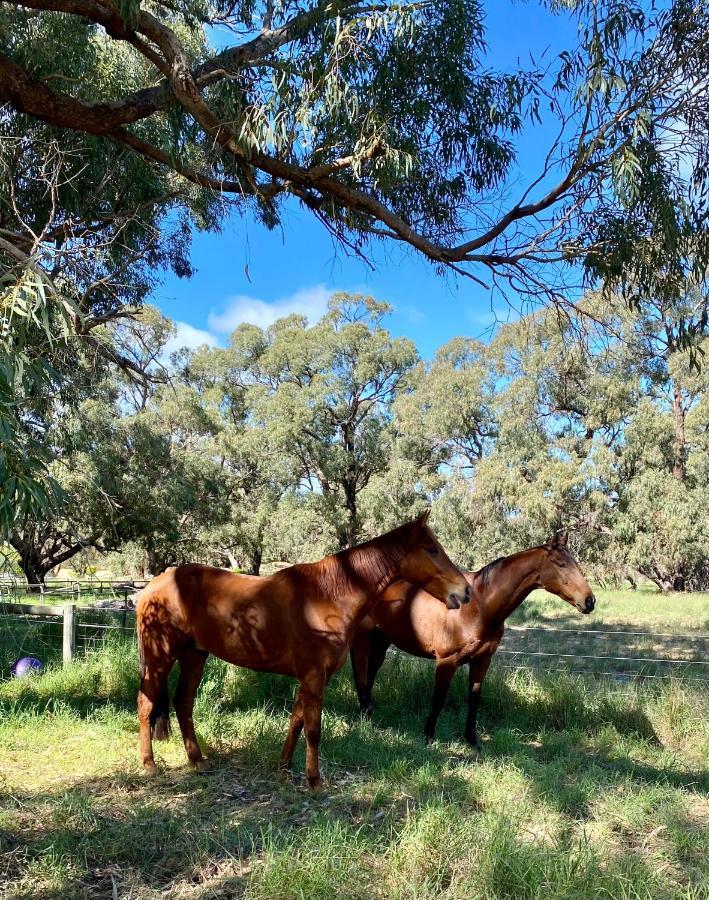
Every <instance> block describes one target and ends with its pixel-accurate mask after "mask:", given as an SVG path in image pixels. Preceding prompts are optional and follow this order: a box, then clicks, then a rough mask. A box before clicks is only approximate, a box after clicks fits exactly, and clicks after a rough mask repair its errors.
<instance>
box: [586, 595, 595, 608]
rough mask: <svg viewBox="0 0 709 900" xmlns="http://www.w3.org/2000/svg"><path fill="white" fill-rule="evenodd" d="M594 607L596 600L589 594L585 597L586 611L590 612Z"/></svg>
mask: <svg viewBox="0 0 709 900" xmlns="http://www.w3.org/2000/svg"><path fill="white" fill-rule="evenodd" d="M595 605H596V598H595V597H594V596H593V594H590V595H589V596H588V597H586V609H587V610H589V611H590V610H592V609H593V607H594V606H595Z"/></svg>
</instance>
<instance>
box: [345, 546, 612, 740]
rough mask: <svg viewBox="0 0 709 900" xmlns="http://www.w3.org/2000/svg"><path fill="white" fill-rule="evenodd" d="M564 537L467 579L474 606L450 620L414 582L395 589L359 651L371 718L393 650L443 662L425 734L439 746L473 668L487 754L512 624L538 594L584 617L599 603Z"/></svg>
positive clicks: (359, 638)
mask: <svg viewBox="0 0 709 900" xmlns="http://www.w3.org/2000/svg"><path fill="white" fill-rule="evenodd" d="M567 543H568V533H567V532H565V531H564V532H562V533H561V534H558V535H556V536H555V537H553V538H551V539H550V540H549V541H547V543H546V544H543V545H542V546H541V547H533V548H532V549H531V550H523V551H522V552H521V553H515V554H513V555H512V556H503V557H501V558H500V559H497V560H495V561H494V562H492V563H490V564H489V565H487V566H485V567H484V568H482V569H480V570H479V571H477V572H467V573H466V578H467V580H468V582H469V583H470V586H471V587H472V590H473V596H472V600H471V602H470V603H469V604H468V605H467V606H466V607H465V608H464V609H461V610H460V612H456V613H447V612H446V610H445V609H444V607H443V606H442V604H440V603H437V602H436V601H434V599H433V598H432V597H431V596H430V594H428V593H426V591H425V590H420V589H419V588H417V587H416V586H415V585H412V584H409V583H408V582H407V581H406V580H401V581H397V582H395V583H394V584H392V585H391V587H389V588H388V589H387V590H386V591H385V592H384V593H383V594H382V597H381V600H380V601H379V602H378V603H377V604H376V605H375V606H374V607H373V608H372V610H371V612H370V613H369V615H367V616H365V617H364V618H363V620H362V622H361V623H360V625H359V626H358V628H357V632H356V634H355V637H354V640H353V642H352V648H351V659H352V670H353V674H354V680H355V687H356V689H357V695H358V698H359V703H360V707H361V710H362V712H363V714H364V715H365V716H367V717H371V715H372V709H373V704H372V688H373V686H374V681H375V679H376V677H377V672H378V671H379V669H380V668H381V665H382V663H383V662H384V657H385V656H386V652H387V650H388V648H389V646H390V645H391V644H394V645H395V646H396V647H398V648H399V649H400V650H404V651H405V652H406V653H410V654H412V655H414V656H419V657H424V658H427V659H435V660H436V675H435V685H434V691H433V701H432V703H431V712H430V714H429V716H428V719H427V720H426V725H425V728H424V734H425V736H426V739H427V740H429V741H430V740H433V737H434V735H435V732H436V722H437V721H438V717H439V715H440V713H441V710H442V709H443V706H444V704H445V702H446V697H447V696H448V689H449V687H450V683H451V680H452V678H453V676H454V675H455V672H456V670H457V669H458V667H459V666H462V665H464V664H465V663H468V664H469V666H470V672H469V690H468V718H467V722H466V725H465V738H466V740H467V741H468V743H469V744H472V746H474V747H478V748H479V744H478V738H477V716H478V705H479V702H480V689H481V687H482V683H483V681H484V680H485V675H486V674H487V670H488V668H489V666H490V662H491V661H492V657H493V655H494V653H495V651H496V650H497V647H498V645H499V643H500V641H501V640H502V636H503V634H504V632H505V620H506V619H507V618H508V617H509V616H510V615H511V613H513V612H514V610H515V609H517V607H518V606H519V605H520V603H522V601H523V600H524V599H525V598H526V597H527V595H528V594H530V593H531V592H532V591H533V590H534V589H535V588H544V590H547V591H549V593H551V594H556V595H558V596H559V597H561V598H562V599H563V600H566V602H567V603H570V604H571V605H572V606H574V607H576V609H577V610H578V611H579V612H581V613H584V614H588V613H590V612H592V611H593V608H594V606H595V604H596V599H595V597H594V595H593V591H592V590H591V588H590V587H589V584H588V582H587V581H586V579H585V577H584V575H583V574H582V572H581V570H580V569H579V567H578V564H577V562H576V560H575V559H574V558H573V556H572V555H571V553H570V552H569V550H568V547H567Z"/></svg>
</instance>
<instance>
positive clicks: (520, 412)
mask: <svg viewBox="0 0 709 900" xmlns="http://www.w3.org/2000/svg"><path fill="white" fill-rule="evenodd" d="M583 302H584V303H587V304H589V306H592V307H593V308H594V309H598V308H599V306H602V305H603V304H604V302H605V301H604V299H603V297H602V296H596V295H594V296H588V297H587V298H585V300H584V301H583ZM692 302H696V298H695V299H694V300H693V301H692ZM387 312H388V307H387V305H386V304H384V303H382V302H379V301H376V300H374V299H372V298H371V297H364V296H361V295H335V296H334V297H333V298H332V300H331V303H330V310H329V312H328V313H327V314H326V315H325V316H324V318H323V319H322V320H321V321H320V322H318V323H315V324H314V325H309V324H308V323H307V322H305V321H304V320H303V319H302V318H301V317H299V316H290V317H288V318H285V319H281V320H279V321H277V322H275V323H274V324H273V325H272V326H270V327H269V328H267V329H260V328H256V327H254V326H251V325H241V326H239V327H238V328H237V329H236V330H235V331H234V332H233V334H232V335H231V338H230V340H229V344H228V346H226V347H216V348H210V347H206V346H205V347H202V348H200V349H198V350H194V351H182V352H179V353H176V354H175V355H173V357H172V359H171V360H168V359H166V357H165V355H164V348H165V346H166V344H167V341H168V339H169V338H170V337H171V335H172V333H173V329H172V326H171V323H170V322H169V320H167V319H165V317H164V316H162V315H161V314H160V313H158V311H157V310H154V309H152V308H150V307H146V308H145V310H144V312H143V315H142V317H139V318H137V319H136V321H134V322H132V323H130V324H129V325H120V326H106V332H107V333H106V334H105V335H103V339H104V340H106V341H113V342H114V343H115V344H116V345H118V346H123V347H124V348H126V347H127V346H128V340H127V337H126V335H125V334H124V333H123V331H124V329H125V328H129V329H130V331H131V333H132V338H131V341H130V346H132V347H133V349H134V357H133V358H134V361H135V362H136V365H137V366H138V367H139V368H147V369H150V368H151V367H153V366H156V365H160V366H163V367H164V368H165V369H167V370H169V371H170V378H169V379H168V380H166V381H165V382H163V383H160V382H155V381H153V382H148V383H147V387H146V390H145V391H143V390H142V389H141V390H136V388H135V384H134V383H133V382H132V381H131V380H130V379H128V378H127V376H126V375H125V374H117V373H116V369H115V368H114V367H112V366H109V365H104V366H103V368H101V369H96V368H94V367H92V366H89V365H87V364H81V365H78V366H77V365H74V366H73V368H72V370H71V388H70V389H68V390H67V394H66V398H67V399H68V398H72V402H67V399H64V400H62V399H61V398H59V397H58V396H57V397H55V398H54V400H53V402H52V403H51V404H48V403H46V402H45V403H44V404H43V405H40V406H38V407H37V409H36V412H35V422H36V423H37V424H38V425H41V423H44V424H43V425H42V427H39V428H38V431H37V434H38V436H39V437H38V439H40V437H41V442H42V450H43V453H44V454H45V456H46V457H47V458H49V459H50V460H51V462H50V470H51V472H52V473H53V475H54V476H55V478H56V480H57V482H58V483H59V485H60V486H61V489H62V500H61V503H60V506H59V509H58V510H57V511H55V512H54V513H52V514H47V513H44V514H40V515H31V516H30V517H29V519H28V520H27V521H26V522H25V523H24V524H20V523H16V524H15V526H14V528H13V531H12V533H11V535H10V544H11V546H12V547H13V548H14V550H15V551H16V553H17V557H18V559H19V563H20V565H21V566H22V567H23V569H24V571H25V573H26V575H27V577H28V578H29V579H31V580H36V579H37V578H39V579H40V580H41V578H42V577H44V574H45V573H46V572H47V571H48V570H49V569H50V568H52V567H54V566H56V565H58V564H59V563H61V562H62V561H66V560H70V559H72V558H73V557H74V556H76V555H77V554H80V553H81V552H82V550H84V549H86V548H89V547H91V548H95V549H97V550H98V551H99V552H102V553H103V552H105V551H108V550H111V549H120V550H121V552H122V554H123V555H122V557H121V558H122V559H123V560H124V561H125V560H129V559H134V560H137V563H136V567H137V570H138V571H139V572H141V573H143V572H152V573H156V572H158V571H160V570H162V569H163V568H164V567H165V566H167V565H171V564H174V563H177V562H181V561H186V560H193V561H194V560H197V561H204V562H209V563H212V564H218V565H227V566H230V567H233V568H238V569H241V570H244V571H249V572H253V573H258V572H259V571H260V569H261V566H262V563H263V562H264V561H265V562H269V563H273V562H274V561H276V562H282V561H288V562H295V561H303V560H307V559H316V558H319V557H321V556H323V555H325V554H326V553H329V552H333V551H335V550H337V549H339V548H341V547H343V546H348V545H350V544H352V543H354V542H356V541H359V540H361V539H365V538H367V537H369V536H374V535H376V534H378V533H380V532H382V531H384V530H386V529H387V528H390V527H393V526H395V525H396V524H397V523H400V522H401V521H405V520H406V519H409V518H412V517H413V516H415V515H416V514H417V513H419V512H420V511H421V510H422V509H423V508H425V507H427V506H432V507H433V511H434V516H435V520H436V528H437V531H438V532H439V533H440V534H441V536H442V539H443V540H444V542H445V544H446V546H447V547H449V548H450V550H451V552H452V553H453V554H454V556H455V557H456V558H457V559H459V560H460V561H461V562H462V563H464V564H467V565H469V566H476V565H481V564H483V563H484V562H487V561H489V560H490V559H491V558H495V557H497V556H499V555H501V554H504V553H512V552H515V551H516V550H519V549H522V548H523V547H527V546H530V545H533V544H536V543H541V542H542V541H544V540H545V539H546V538H547V537H548V536H549V534H550V533H553V532H554V530H555V529H557V528H560V527H562V526H563V527H571V529H572V535H573V538H572V539H573V542H574V544H575V549H576V551H577V552H578V553H579V554H580V555H581V557H582V558H583V560H584V563H585V565H586V566H587V567H589V569H590V570H592V571H593V572H594V574H595V576H596V577H598V578H601V579H608V580H614V581H619V580H622V579H628V580H629V581H630V582H631V583H636V582H637V580H638V579H640V578H644V579H650V580H652V581H654V582H655V583H656V584H657V585H659V586H660V587H661V588H662V589H663V590H682V589H690V588H692V589H697V588H704V589H705V588H706V587H707V585H709V569H708V568H707V556H706V547H707V546H708V544H709V515H708V514H707V507H706V498H705V495H706V483H707V477H708V475H709V441H708V440H707V434H709V429H708V423H709V406H708V405H707V396H709V391H708V390H707V387H708V386H709V385H708V384H707V381H708V376H707V372H706V369H705V368H702V369H700V370H699V371H697V369H696V368H694V367H693V366H692V365H691V364H690V354H689V351H688V350H686V349H685V350H682V349H676V348H672V347H671V346H668V344H667V343H666V341H665V340H664V335H663V336H662V339H660V337H658V335H657V333H656V329H655V328H654V326H653V324H652V320H651V321H648V319H647V318H646V317H644V316H641V315H640V314H639V313H638V312H636V311H635V312H634V311H632V310H626V311H625V312H624V314H623V316H618V315H617V312H615V313H614V315H615V320H614V321H615V328H616V329H617V331H618V334H617V336H610V337H609V335H608V333H607V332H606V331H605V330H603V329H600V328H599V329H598V330H597V331H596V332H595V333H588V332H586V333H583V332H582V331H581V330H580V329H579V327H578V323H577V322H573V321H568V320H565V319H560V318H559V317H558V316H557V315H554V314H553V313H552V312H549V311H546V312H538V313H535V314H532V315H529V316H526V317H523V318H522V319H520V320H519V321H517V322H514V323H511V324H509V325H507V326H505V327H504V328H501V329H500V331H499V334H498V335H497V336H496V337H495V338H494V339H493V340H491V341H490V342H489V343H487V344H483V343H480V342H478V341H474V340H471V339H468V338H456V339H454V340H453V341H450V342H449V343H448V344H446V345H444V346H443V347H441V348H439V350H438V352H437V353H436V356H435V357H434V359H433V360H431V361H430V362H428V363H427V362H424V361H422V360H419V359H418V357H417V354H416V351H415V348H414V346H413V345H412V344H411V343H410V342H409V341H407V340H402V339H400V338H394V337H392V336H391V335H390V334H389V332H388V331H387V328H386V314H387ZM579 318H580V319H581V321H582V322H583V323H584V324H585V319H584V317H583V312H580V314H579ZM122 352H126V350H125V349H124V350H123V351H122ZM79 359H81V357H79ZM119 371H120V370H119ZM677 397H679V398H680V401H679V404H680V405H679V412H678V405H677V403H678V402H677V399H676V398H677Z"/></svg>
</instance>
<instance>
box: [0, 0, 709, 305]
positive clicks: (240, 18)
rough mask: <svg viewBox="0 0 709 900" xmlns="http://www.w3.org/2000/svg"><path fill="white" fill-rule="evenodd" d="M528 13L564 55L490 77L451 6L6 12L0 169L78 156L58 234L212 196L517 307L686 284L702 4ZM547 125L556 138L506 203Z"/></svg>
mask: <svg viewBox="0 0 709 900" xmlns="http://www.w3.org/2000/svg"><path fill="white" fill-rule="evenodd" d="M540 5H541V6H544V7H545V8H546V9H547V10H549V11H551V12H553V13H554V14H556V15H563V16H569V17H571V18H572V19H573V20H574V22H575V23H576V24H577V27H578V41H577V43H576V44H575V45H574V46H571V47H569V48H568V49H567V50H565V51H564V52H563V53H561V55H560V56H559V58H557V59H555V60H545V59H543V55H542V56H540V59H539V60H538V61H534V60H532V61H530V63H529V65H528V66H527V67H526V68H520V67H514V68H512V69H510V70H497V69H495V67H494V66H493V65H491V64H490V61H491V60H494V53H489V54H488V52H487V50H488V48H487V45H486V30H485V6H484V4H483V3H482V2H468V0H403V2H400V0H396V2H389V0H385V2H381V3H379V2H378V3H371V2H369V0H363V2H350V0H327V2H322V0H317V2H300V0H283V2H275V0H257V2H252V0H249V2H248V3H244V2H232V0H229V2H222V0H217V2H204V0H182V2H178V3H170V4H167V5H163V4H160V3H155V4H150V5H147V6H145V7H143V6H141V4H140V2H136V0H130V2H122V3H112V2H109V0H28V2H26V0H21V2H20V0H3V2H2V4H1V6H0V10H1V12H0V101H3V102H4V103H5V104H7V105H6V107H5V109H6V110H8V112H6V113H5V115H4V118H3V126H4V132H5V135H4V136H5V152H4V155H5V156H6V162H5V167H6V168H8V167H12V165H13V162H12V160H13V144H14V146H15V147H18V146H21V148H22V154H21V155H26V154H28V153H29V156H30V160H29V161H30V162H32V161H34V166H32V165H30V166H29V168H28V167H27V162H28V161H27V160H25V159H22V160H20V162H21V163H22V165H23V167H24V168H25V171H33V169H34V170H38V169H39V168H41V162H40V161H41V160H42V159H43V158H44V156H45V155H46V153H45V148H46V146H48V145H49V144H50V142H51V144H52V146H55V147H56V148H57V150H59V151H61V152H63V153H64V155H65V157H66V154H70V155H71V154H72V153H73V154H74V155H75V156H78V157H79V158H81V159H82V160H83V159H84V157H85V155H88V159H89V163H88V166H87V167H86V168H85V169H84V170H82V172H83V174H82V175H81V178H83V179H89V180H91V183H92V184H93V185H94V189H93V190H92V191H89V192H88V196H86V195H85V192H83V191H81V190H80V187H81V185H80V183H77V184H74V183H73V182H72V181H71V180H69V179H64V180H63V182H62V183H63V184H65V185H66V187H67V191H68V192H69V193H73V195H74V196H73V200H72V201H71V202H67V203H66V204H64V208H65V217H66V221H63V222H62V223H61V226H62V227H64V226H65V225H66V223H67V222H68V223H71V222H73V220H74V218H75V217H77V216H78V217H79V219H81V220H82V221H85V220H86V217H87V213H88V212H89V208H90V207H91V206H92V205H93V207H94V208H95V212H94V216H93V217H90V218H91V220H92V223H95V222H96V218H97V214H98V218H99V219H100V217H101V216H104V215H109V216H111V217H115V216H117V215H119V211H120V210H124V209H127V210H134V209H135V208H136V202H142V203H145V202H152V203H158V204H159V205H160V207H161V209H164V208H165V207H166V206H167V207H168V208H169V206H170V205H171V204H172V203H173V202H174V199H175V194H176V192H177V193H184V192H186V186H187V185H188V184H189V185H191V186H193V188H194V189H195V191H193V193H192V194H191V195H190V196H191V197H192V199H193V200H194V198H195V197H197V196H199V197H201V198H202V206H203V207H204V208H206V207H208V206H209V205H210V200H209V199H208V198H214V197H226V198H229V200H230V202H232V203H233V204H236V205H237V206H240V207H246V208H248V209H249V210H250V211H251V212H252V213H253V214H255V215H257V216H259V217H260V218H261V219H262V220H263V221H264V222H266V223H267V224H271V225H273V224H275V223H276V222H278V220H279V211H280V205H281V204H282V201H283V200H284V198H285V197H287V196H295V197H297V198H298V199H299V200H300V201H301V202H302V203H303V205H304V206H305V207H306V208H307V209H309V210H310V211H311V212H312V213H313V214H314V215H315V216H317V217H318V218H319V219H320V220H321V221H322V222H323V224H324V225H325V226H326V227H327V228H329V229H330V230H331V231H332V233H333V234H334V235H335V236H336V237H337V239H338V241H340V242H341V243H342V244H343V245H344V246H347V247H349V248H351V249H352V250H354V251H355V252H358V253H363V254H366V252H367V246H368V244H369V242H370V241H371V240H373V239H375V238H384V239H386V238H389V239H393V240H396V241H400V242H404V243H405V244H407V245H410V246H411V247H414V248H415V249H416V250H418V251H420V252H421V253H423V254H424V255H425V256H426V257H428V258H429V259H430V260H432V261H434V262H435V263H438V264H440V265H442V266H444V267H452V268H456V269H458V270H460V271H464V272H467V273H468V274H471V275H474V276H475V277H477V278H480V277H481V275H482V276H484V278H485V279H489V280H492V281H498V282H499V281H504V280H507V281H508V282H510V283H511V284H512V285H513V286H514V287H516V288H517V289H522V290H529V291H532V292H534V293H537V292H538V291H540V290H541V291H543V292H548V293H550V294H553V293H554V292H553V291H552V290H551V288H550V284H551V279H547V280H545V278H544V277H543V276H542V275H541V274H540V267H543V266H546V265H549V264H550V263H551V264H559V263H562V262H565V261H581V262H582V263H583V265H584V266H585V267H586V270H587V272H588V273H589V275H590V276H592V277H599V276H600V277H603V278H605V279H607V280H612V281H613V282H615V283H616V284H615V287H617V288H623V289H626V288H627V290H628V291H629V292H630V293H633V292H637V291H646V290H647V289H648V288H649V287H650V285H651V284H655V283H656V281H657V278H658V276H660V275H661V277H662V278H663V279H664V282H665V287H667V285H668V284H669V283H670V282H673V281H676V280H677V279H678V278H680V277H684V276H686V275H687V273H689V272H691V273H693V274H694V275H697V274H698V273H699V274H700V275H701V276H702V277H703V275H704V273H705V271H706V265H707V260H708V259H709V250H708V248H707V234H706V217H705V212H706V197H707V186H708V182H707V178H708V176H707V166H706V159H707V152H708V149H709V145H708V143H707V141H708V140H709V137H708V135H709V128H708V127H707V126H708V125H709V110H708V109H707V104H706V102H705V98H706V91H707V86H708V84H707V82H708V79H709V58H708V56H707V54H708V53H709V50H707V47H709V41H708V40H707V38H708V37H709V10H708V9H707V7H706V4H704V3H699V2H692V0H673V2H671V3H668V4H662V5H661V6H660V7H659V8H656V7H655V6H654V5H651V4H643V3H640V2H637V0H622V2H616V0H572V2H570V0H565V2H561V0H550V2H548V3H546V4H540ZM510 14H511V15H513V14H514V7H513V6H512V7H511V13H510ZM216 28H219V29H220V30H219V32H215V29H216ZM217 34H218V40H217V45H216V46H215V43H214V38H215V35H217ZM56 46H62V47H64V48H66V50H67V52H65V53H62V54H56V53H55V52H53V51H54V48H55V47H56ZM530 49H532V50H533V49H534V48H530ZM492 50H493V51H494V48H492ZM542 117H544V120H545V121H546V122H547V123H548V125H549V126H550V133H554V134H555V135H556V137H554V138H551V139H549V146H548V147H547V148H546V150H547V151H548V152H547V154H546V157H545V162H544V163H543V164H542V165H541V166H540V168H539V171H538V172H537V173H536V174H535V175H533V176H532V177H531V178H530V179H529V182H528V183H527V184H524V185H523V186H522V187H521V188H516V189H515V188H513V186H512V184H511V183H508V181H507V178H508V176H509V175H510V174H511V172H512V168H513V164H514V163H515V161H517V160H518V158H519V156H520V154H522V153H523V151H524V142H523V141H522V140H521V138H522V137H525V138H526V139H528V135H529V129H531V128H534V127H535V125H536V124H537V123H539V122H541V121H542ZM552 126H553V128H552ZM28 132H29V133H30V134H32V135H33V136H35V135H38V139H37V140H35V141H30V142H27V141H22V138H23V137H24V136H25V135H26V134H27V133H28ZM28 145H29V146H28ZM79 148H80V149H79ZM126 148H127V149H128V152H126ZM104 158H105V159H107V160H108V162H109V165H108V167H107V170H108V175H107V177H106V178H104V177H103V176H102V177H98V173H97V172H92V170H91V166H92V163H91V160H99V159H100V160H103V159H104ZM116 163H119V165H120V167H121V169H123V170H124V175H126V176H128V177H123V178H121V185H122V186H123V191H122V192H120V193H119V194H116V181H115V180H114V179H113V178H111V174H110V173H111V169H112V166H114V165H115V164H116ZM126 167H127V169H126ZM130 170H132V173H134V176H135V177H130V174H131V171H130ZM77 177H78V176H77ZM150 188H152V190H151V189H150ZM146 191H147V193H148V194H149V195H150V196H149V197H148V198H147V199H146V198H145V196H144V195H145V193H146ZM124 194H125V195H127V196H124ZM131 195H132V196H131ZM85 196H86V199H84V197H85ZM130 221H132V222H136V220H135V219H131V220H130ZM116 227H118V226H116ZM122 227H124V228H128V226H127V225H126V224H125V220H122Z"/></svg>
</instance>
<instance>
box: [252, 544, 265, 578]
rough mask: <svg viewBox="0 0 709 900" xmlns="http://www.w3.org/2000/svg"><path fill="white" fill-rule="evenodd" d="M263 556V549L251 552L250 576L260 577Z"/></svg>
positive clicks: (255, 549) (259, 548) (257, 548)
mask: <svg viewBox="0 0 709 900" xmlns="http://www.w3.org/2000/svg"><path fill="white" fill-rule="evenodd" d="M262 555H263V550H262V548H261V547H260V546H259V547H255V548H254V549H253V550H252V551H251V559H250V561H249V563H250V564H249V575H260V573H261V557H262Z"/></svg>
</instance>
